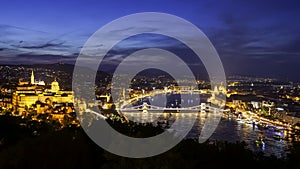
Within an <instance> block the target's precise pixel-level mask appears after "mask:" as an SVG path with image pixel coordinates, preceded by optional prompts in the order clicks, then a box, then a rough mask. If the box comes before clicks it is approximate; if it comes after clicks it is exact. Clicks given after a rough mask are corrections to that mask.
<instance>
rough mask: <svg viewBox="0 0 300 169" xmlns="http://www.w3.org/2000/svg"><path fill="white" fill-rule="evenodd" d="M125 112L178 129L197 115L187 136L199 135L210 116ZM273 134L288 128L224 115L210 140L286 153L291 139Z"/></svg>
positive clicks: (269, 151) (145, 120) (143, 121)
mask: <svg viewBox="0 0 300 169" xmlns="http://www.w3.org/2000/svg"><path fill="white" fill-rule="evenodd" d="M124 115H125V116H127V117H129V119H131V120H133V121H136V122H140V123H146V122H152V123H157V121H161V119H169V121H168V122H167V123H168V124H169V125H170V126H171V125H172V124H175V125H177V126H173V127H174V128H176V130H180V128H184V127H186V126H185V125H188V124H191V123H192V120H191V119H193V118H196V120H195V122H194V125H193V127H192V129H191V130H190V132H189V133H188V134H187V135H186V137H185V138H186V139H198V138H199V136H200V133H201V130H202V128H203V126H204V123H205V121H206V120H207V118H209V114H205V113H188V114H180V113H155V112H148V113H143V112H125V113H124ZM192 116H193V117H192ZM157 119H158V120H157ZM159 119H160V120H159ZM175 119H176V120H178V121H177V123H174V121H175ZM164 121H166V120H164ZM274 135H280V136H282V137H283V138H285V137H287V131H284V130H281V131H274V130H271V129H261V128H259V127H257V126H253V125H252V124H247V123H246V122H240V121H238V120H237V119H236V118H226V117H225V116H222V117H221V119H220V121H219V123H218V126H217V128H216V129H215V130H214V132H213V133H212V135H211V136H210V137H209V140H211V141H214V140H219V141H227V142H232V143H234V142H237V141H240V142H242V141H244V142H246V144H247V148H249V149H250V150H252V151H253V152H263V153H264V154H265V155H266V156H269V155H275V156H277V157H284V156H286V153H287V152H288V151H289V148H290V147H291V146H292V143H291V142H290V141H288V140H286V139H277V138H274ZM259 137H261V138H264V141H265V146H257V144H256V140H257V139H258V138H259Z"/></svg>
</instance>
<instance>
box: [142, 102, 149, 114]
mask: <svg viewBox="0 0 300 169" xmlns="http://www.w3.org/2000/svg"><path fill="white" fill-rule="evenodd" d="M143 113H148V104H147V103H146V102H144V103H143Z"/></svg>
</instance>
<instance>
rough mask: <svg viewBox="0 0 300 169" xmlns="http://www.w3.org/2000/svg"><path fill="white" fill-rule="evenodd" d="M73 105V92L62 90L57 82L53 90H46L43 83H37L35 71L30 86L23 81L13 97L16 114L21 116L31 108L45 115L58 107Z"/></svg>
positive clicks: (52, 84)
mask: <svg viewBox="0 0 300 169" xmlns="http://www.w3.org/2000/svg"><path fill="white" fill-rule="evenodd" d="M73 103H74V96H73V91H63V90H60V87H59V83H58V82H57V81H56V80H54V81H53V82H52V83H51V89H47V88H45V83H44V82H43V81H35V79H34V73H33V71H32V73H31V79H30V84H29V83H26V82H24V81H22V82H21V83H19V86H18V87H17V90H16V91H15V92H14V93H13V96H12V104H13V108H14V112H18V113H19V114H20V113H21V114H23V113H24V112H26V111H27V110H28V109H30V108H31V109H34V110H36V111H37V113H45V112H46V111H49V110H50V109H51V108H52V107H54V106H56V105H62V104H64V105H72V104H73Z"/></svg>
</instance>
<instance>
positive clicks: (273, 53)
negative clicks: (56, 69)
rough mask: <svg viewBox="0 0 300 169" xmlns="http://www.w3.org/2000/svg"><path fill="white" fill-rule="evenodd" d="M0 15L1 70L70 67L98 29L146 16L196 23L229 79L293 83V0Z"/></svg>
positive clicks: (85, 0)
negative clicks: (54, 65) (170, 16)
mask: <svg viewBox="0 0 300 169" xmlns="http://www.w3.org/2000/svg"><path fill="white" fill-rule="evenodd" d="M0 11H1V15H0V37H1V38H0V62H1V64H21V63H23V64H34V63H53V62H59V61H62V62H73V61H74V59H75V58H76V56H77V53H78V52H79V51H80V47H81V46H83V44H84V43H85V41H86V40H87V39H88V37H89V36H91V35H92V33H94V32H95V31H96V30H97V29H99V28H100V27H101V26H103V25H104V24H106V23H109V22H110V21H112V20H114V19H117V18H119V17H122V16H124V15H128V14H132V13H137V12H149V11H151V12H164V13H170V14H174V15H177V16H179V17H182V18H184V19H186V20H188V21H190V22H192V23H194V24H195V25H197V26H198V27H199V28H200V29H201V30H202V31H203V32H204V33H205V34H206V35H207V36H208V38H209V39H210V40H211V41H212V43H213V45H214V46H215V48H216V49H217V51H218V53H219V55H220V57H221V60H222V61H223V64H224V68H225V72H226V73H227V74H229V75H230V74H244V75H254V76H269V77H280V78H284V79H293V80H300V79H299V72H300V71H299V68H298V67H299V66H298V65H300V22H299V21H300V1H297V0H295V1H292V0H288V1H283V0H282V1H279V0H273V1H267V0H265V1H262V0H260V1H258V0H252V1H242V0H235V1H234V0H224V1H221V0H220V1H216V0H206V1H200V0H187V1H174V0H163V1H162V0H148V1H130V0H124V1H114V0H82V1H75V0H74V1H59V0H45V1H41V0H28V1H15V2H12V1H6V0H4V1H1V5H0ZM173 29H174V28H173Z"/></svg>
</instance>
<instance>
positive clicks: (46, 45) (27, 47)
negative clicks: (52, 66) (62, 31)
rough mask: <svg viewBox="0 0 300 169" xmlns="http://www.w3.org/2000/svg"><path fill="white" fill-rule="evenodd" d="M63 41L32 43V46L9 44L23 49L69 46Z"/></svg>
mask: <svg viewBox="0 0 300 169" xmlns="http://www.w3.org/2000/svg"><path fill="white" fill-rule="evenodd" d="M64 43H65V42H61V43H49V42H48V43H45V44H40V45H33V46H21V45H11V46H13V47H16V48H24V49H45V48H53V47H55V48H68V47H70V46H68V45H64Z"/></svg>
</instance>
